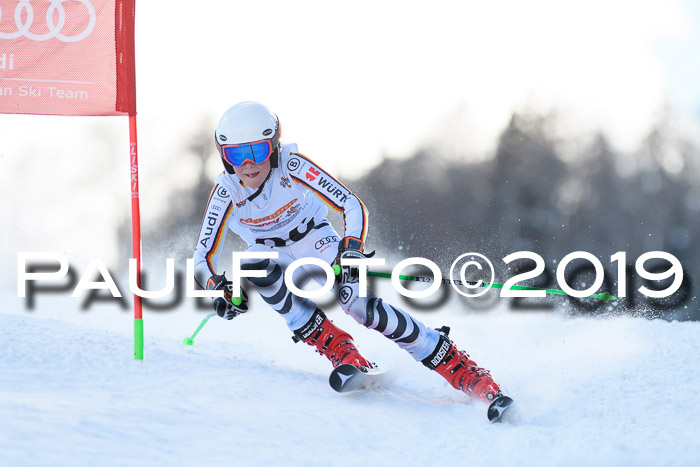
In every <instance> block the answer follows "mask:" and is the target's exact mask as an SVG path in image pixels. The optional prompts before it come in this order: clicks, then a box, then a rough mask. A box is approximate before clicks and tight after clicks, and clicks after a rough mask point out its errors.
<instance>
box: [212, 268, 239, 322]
mask: <svg viewBox="0 0 700 467" xmlns="http://www.w3.org/2000/svg"><path fill="white" fill-rule="evenodd" d="M207 290H223V291H224V296H223V297H215V298H212V304H213V305H214V310H216V314H217V315H219V316H221V317H222V318H224V319H233V318H235V317H236V316H238V315H240V314H241V313H245V312H246V311H248V294H247V293H245V290H243V288H241V296H240V297H239V298H237V299H234V298H233V287H231V281H227V280H226V276H225V275H224V274H221V275H215V276H211V277H210V278H209V280H208V281H207ZM238 300H240V303H239V304H238V305H234V304H233V301H238Z"/></svg>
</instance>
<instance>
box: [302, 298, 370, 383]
mask: <svg viewBox="0 0 700 467" xmlns="http://www.w3.org/2000/svg"><path fill="white" fill-rule="evenodd" d="M294 335H295V336H296V339H295V340H297V339H298V340H301V341H304V342H306V343H307V344H309V345H312V346H315V347H316V352H318V353H320V354H321V355H325V356H326V358H328V360H330V361H331V363H332V364H333V368H335V367H337V366H338V365H342V364H343V363H349V364H351V365H353V366H354V367H356V368H358V369H359V370H360V371H364V372H366V371H367V370H368V369H370V368H372V367H373V366H374V365H372V364H371V363H370V362H368V361H367V360H366V359H365V357H363V356H362V355H361V354H360V352H359V351H358V350H357V348H355V342H353V340H352V336H350V334H348V333H347V332H345V331H343V330H342V329H339V328H338V327H337V326H336V325H335V324H333V322H332V321H331V320H330V319H328V317H326V314H325V313H324V312H323V311H321V310H319V309H318V308H317V309H316V311H314V314H313V315H312V316H311V319H310V320H309V322H308V323H306V324H305V325H304V326H302V327H301V328H300V329H298V330H297V331H295V332H294Z"/></svg>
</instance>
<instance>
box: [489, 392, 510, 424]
mask: <svg viewBox="0 0 700 467" xmlns="http://www.w3.org/2000/svg"><path fill="white" fill-rule="evenodd" d="M513 402H514V401H513V399H512V398H510V397H508V396H499V397H497V398H495V399H494V400H493V401H492V402H491V404H490V405H489V410H488V412H487V416H488V418H489V421H490V422H492V423H498V422H500V421H501V420H502V418H503V414H505V413H506V411H507V410H508V409H509V408H510V406H511V405H513Z"/></svg>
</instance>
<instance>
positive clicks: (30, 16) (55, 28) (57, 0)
mask: <svg viewBox="0 0 700 467" xmlns="http://www.w3.org/2000/svg"><path fill="white" fill-rule="evenodd" d="M48 1H49V2H50V5H49V7H48V9H47V10H46V26H47V27H48V28H49V32H47V33H45V34H36V33H33V32H31V31H30V30H29V29H30V28H31V27H32V25H33V24H34V7H32V4H31V0H19V1H18V2H17V6H16V7H15V26H16V27H17V31H15V32H6V31H2V30H1V28H2V15H3V11H2V7H0V39H10V40H11V39H17V38H18V37H26V38H27V39H30V40H33V41H47V40H49V39H53V38H56V39H58V40H59V41H61V42H78V41H81V40H83V39H85V38H86V37H87V36H89V35H90V33H91V32H92V30H93V29H94V28H95V23H96V22H97V14H96V13H95V8H94V7H93V6H92V4H91V3H90V0H48ZM67 2H78V3H82V4H83V6H85V8H86V9H87V14H88V15H89V16H88V24H87V26H85V29H83V31H82V32H80V33H78V34H76V35H73V36H68V35H65V34H63V33H62V32H61V30H62V29H63V27H64V26H65V25H66V10H65V8H64V7H63V4H64V3H67ZM4 13H7V12H4ZM56 13H58V17H57V18H55V19H56V20H57V21H55V22H54V16H55V14H56ZM23 16H24V19H22V17H23ZM78 19H80V18H78ZM78 19H76V20H78Z"/></svg>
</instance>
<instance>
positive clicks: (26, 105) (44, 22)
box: [0, 0, 136, 115]
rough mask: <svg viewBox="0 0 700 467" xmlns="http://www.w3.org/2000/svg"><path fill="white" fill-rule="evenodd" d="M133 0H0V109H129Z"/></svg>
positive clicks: (67, 111)
mask: <svg viewBox="0 0 700 467" xmlns="http://www.w3.org/2000/svg"><path fill="white" fill-rule="evenodd" d="M134 1H135V0H0V113H9V114H42V115H124V114H130V115H133V114H135V113H136V92H135V72H134V70H135V67H134Z"/></svg>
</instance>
